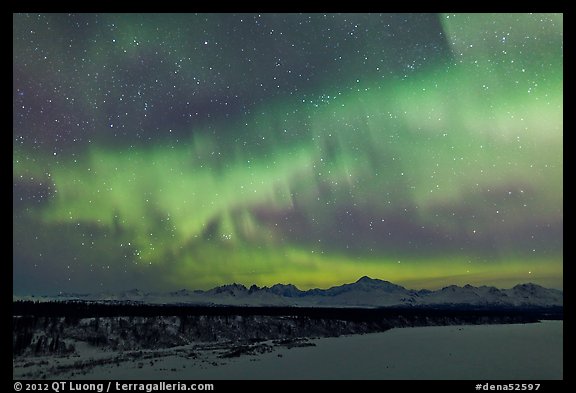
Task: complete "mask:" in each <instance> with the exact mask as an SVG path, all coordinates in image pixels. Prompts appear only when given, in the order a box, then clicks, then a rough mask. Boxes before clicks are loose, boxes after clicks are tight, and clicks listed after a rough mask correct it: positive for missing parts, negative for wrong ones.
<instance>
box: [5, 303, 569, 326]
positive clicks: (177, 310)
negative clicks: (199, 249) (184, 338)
mask: <svg viewBox="0 0 576 393" xmlns="http://www.w3.org/2000/svg"><path fill="white" fill-rule="evenodd" d="M12 315H14V316H43V317H68V318H90V317H117V316H142V317H155V316H201V315H205V316H254V315H262V316H294V317H308V318H312V319H338V320H343V321H363V322H371V321H380V320H383V319H387V318H397V317H402V318H408V319H410V320H413V321H414V322H417V321H418V320H419V319H429V318H457V319H459V320H462V321H464V322H467V323H471V324H475V323H478V322H477V321H478V319H479V318H495V319H507V320H511V321H516V322H519V323H528V322H537V321H539V320H541V319H548V320H561V319H563V308H562V307H514V308H510V307H478V306H465V305H453V306H445V307H438V306H435V307H384V308H334V307H331V308H326V307H243V306H195V305H155V304H141V303H96V302H86V301H63V302H59V301H52V302H34V301H16V302H13V303H12Z"/></svg>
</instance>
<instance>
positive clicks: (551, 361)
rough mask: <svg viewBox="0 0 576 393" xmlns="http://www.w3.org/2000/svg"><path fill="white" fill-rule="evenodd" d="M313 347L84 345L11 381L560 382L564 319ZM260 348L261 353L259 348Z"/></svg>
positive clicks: (31, 364) (399, 333) (404, 331)
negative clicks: (234, 349) (231, 353)
mask: <svg viewBox="0 0 576 393" xmlns="http://www.w3.org/2000/svg"><path fill="white" fill-rule="evenodd" d="M310 343H313V344H315V346H297V347H291V348H289V347H287V346H283V345H279V344H274V343H272V342H268V343H264V346H265V347H266V350H263V351H261V352H263V353H256V354H243V355H241V356H239V357H232V358H223V357H221V355H223V354H224V353H226V352H227V349H226V348H225V347H223V346H219V345H214V344H210V345H208V344H206V345H204V346H202V345H200V346H199V345H197V344H196V345H194V344H191V345H189V346H182V347H177V348H170V349H162V350H158V351H137V352H123V353H121V352H110V351H99V350H95V349H93V348H91V347H86V348H77V349H80V351H79V352H80V353H81V355H80V357H68V358H66V357H61V358H56V357H36V358H25V359H21V360H15V361H14V368H13V376H14V378H30V379H31V378H32V377H34V378H38V377H40V378H41V377H46V378H58V379H161V380H167V379H178V380H189V379H190V380H192V379H193V380H199V379H203V380H219V379H426V380H428V379H445V380H450V379H472V380H482V379H504V380H521V379H525V380H543V379H562V378H563V322H562V321H544V322H541V323H532V324H510V325H474V326H442V327H418V328H401V329H392V330H389V331H387V332H383V333H373V334H365V335H352V336H344V337H337V338H321V339H314V340H310ZM258 345H260V347H259V348H263V347H262V343H261V344H255V346H258ZM252 352H253V353H254V352H259V351H258V350H256V351H252ZM56 362H58V363H56ZM79 365H82V367H79Z"/></svg>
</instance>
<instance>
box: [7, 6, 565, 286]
mask: <svg viewBox="0 0 576 393" xmlns="http://www.w3.org/2000/svg"><path fill="white" fill-rule="evenodd" d="M562 101H563V16H562V15H560V14H555V15H548V14H547V15H542V14H530V15H528V14H472V15H461V14H457V15H454V14H440V15H437V14H423V15H421V14H384V15H380V14H198V15H193V14H45V15H36V14H14V16H13V267H14V273H13V274H14V276H13V283H14V293H15V294H28V293H35V294H42V293H57V292H60V291H66V292H101V291H116V290H123V289H131V288H139V289H142V290H154V291H156V290H158V291H164V290H176V289H181V288H188V289H207V288H211V287H213V286H216V285H222V284H228V283H232V282H237V283H242V284H245V285H251V284H257V285H259V286H262V285H268V286H269V285H272V284H275V283H292V284H295V285H297V286H298V287H300V288H302V289H307V288H312V287H328V286H332V285H339V284H342V283H345V282H353V281H356V280H357V279H358V278H359V277H361V276H363V275H368V276H371V277H373V278H380V279H385V280H388V281H392V282H395V283H397V284H401V285H404V286H406V287H408V288H415V289H420V288H430V289H434V288H438V287H442V286H445V285H449V284H457V285H463V284H467V283H470V284H473V285H495V286H497V287H511V286H513V285H515V284H518V283H523V282H534V283H538V284H541V285H544V286H548V287H555V288H562V276H563V268H562V263H563V240H562V236H563V229H562V226H563V180H562V176H563V166H562V160H563V141H562V138H563V119H562V117H563V102H562Z"/></svg>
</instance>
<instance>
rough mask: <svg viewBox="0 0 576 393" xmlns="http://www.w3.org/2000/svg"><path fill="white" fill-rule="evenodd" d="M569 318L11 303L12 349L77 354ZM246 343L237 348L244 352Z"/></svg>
mask: <svg viewBox="0 0 576 393" xmlns="http://www.w3.org/2000/svg"><path fill="white" fill-rule="evenodd" d="M542 319H547V320H552V319H556V320H558V319H563V310H562V308H561V307H547V308H536V307H530V308H482V307H469V306H461V307H458V306H449V307H448V306H447V307H435V308H426V307H412V308H374V309H358V308H300V307H207V306H201V307H197V306H186V305H181V306H177V305H170V306H162V305H145V304H102V303H90V302H78V301H74V302H46V303H35V302H30V301H24V302H14V303H13V329H12V332H13V341H12V349H13V353H14V356H37V355H48V354H73V353H74V352H75V345H76V344H77V343H78V342H81V343H86V344H88V345H90V346H94V347H100V348H109V349H111V350H136V349H159V348H171V347H176V346H181V345H187V344H190V343H192V342H203V343H206V342H211V343H214V342H234V343H237V344H238V345H240V346H242V345H245V344H251V343H256V342H262V341H266V340H287V341H286V342H289V341H290V340H298V339H305V338H317V337H337V336H341V335H348V334H364V333H375V332H383V331H386V330H389V329H392V328H400V327H416V326H448V325H480V324H510V323H532V322H537V321H539V320H542ZM241 351H242V349H240V350H239V351H236V352H234V351H233V352H234V353H241Z"/></svg>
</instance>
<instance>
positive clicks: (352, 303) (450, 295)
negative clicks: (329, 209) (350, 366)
mask: <svg viewBox="0 0 576 393" xmlns="http://www.w3.org/2000/svg"><path fill="white" fill-rule="evenodd" d="M13 300H36V301H51V300H61V301H64V300H85V301H98V302H138V303H146V304H190V305H234V306H297V307H392V306H395V307H397V306H451V305H467V306H499V307H518V306H534V307H548V306H550V307H551V306H563V292H562V291H560V290H557V289H549V288H544V287H542V286H539V285H536V284H532V283H527V284H520V285H516V286H515V287H513V288H510V289H498V288H495V287H490V286H480V287H474V286H472V285H465V286H463V287H459V286H456V285H450V286H447V287H444V288H442V289H439V290H436V291H432V290H427V289H421V290H413V289H406V288H404V287H402V286H400V285H396V284H393V283H391V282H388V281H384V280H379V279H373V278H370V277H366V276H364V277H362V278H360V279H359V280H358V281H356V282H354V283H351V284H344V285H340V286H335V287H331V288H328V289H310V290H307V291H302V290H300V289H298V288H297V287H296V286H294V285H292V284H287V285H285V284H276V285H273V286H272V287H258V286H256V285H252V286H251V287H249V288H247V287H246V286H244V285H241V284H229V285H223V286H219V287H216V288H213V289H210V290H207V291H201V290H195V291H190V290H187V289H182V290H179V291H175V292H167V293H158V292H143V291H140V290H138V289H132V290H129V291H124V292H118V293H99V294H71V293H61V294H59V295H57V296H36V297H33V296H26V297H21V296H13Z"/></svg>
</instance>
